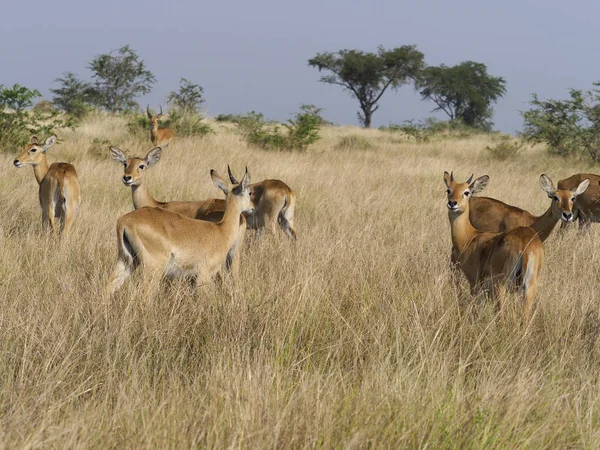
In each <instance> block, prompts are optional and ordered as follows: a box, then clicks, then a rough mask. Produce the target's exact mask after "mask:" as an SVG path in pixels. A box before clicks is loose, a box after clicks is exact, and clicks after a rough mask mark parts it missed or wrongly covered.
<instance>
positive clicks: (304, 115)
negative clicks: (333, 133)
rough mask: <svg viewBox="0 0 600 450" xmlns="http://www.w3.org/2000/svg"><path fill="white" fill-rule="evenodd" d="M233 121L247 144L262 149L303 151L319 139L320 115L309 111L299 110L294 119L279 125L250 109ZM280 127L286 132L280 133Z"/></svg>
mask: <svg viewBox="0 0 600 450" xmlns="http://www.w3.org/2000/svg"><path fill="white" fill-rule="evenodd" d="M234 123H235V124H236V125H237V127H238V131H239V133H240V134H241V135H242V137H243V138H244V139H245V140H246V142H247V143H248V144H250V145H253V146H255V147H259V148H261V149H263V150H301V151H304V150H306V149H307V148H308V146H309V145H311V144H313V143H315V142H316V141H318V140H319V139H320V136H319V123H320V117H319V116H318V115H317V114H313V113H311V112H300V113H298V114H296V116H295V118H294V119H290V120H288V122H287V123H285V124H282V125H279V124H275V123H273V122H270V121H267V120H265V118H264V115H263V114H261V113H257V112H255V111H251V112H249V113H247V114H246V115H244V116H239V117H236V118H235V121H234ZM282 127H283V128H285V129H286V133H282V131H281V128H282Z"/></svg>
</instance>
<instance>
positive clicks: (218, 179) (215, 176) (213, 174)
mask: <svg viewBox="0 0 600 450" xmlns="http://www.w3.org/2000/svg"><path fill="white" fill-rule="evenodd" d="M210 177H211V178H212V180H213V183H215V186H217V187H218V188H219V189H221V190H222V191H223V192H224V193H225V195H229V188H228V187H227V184H226V183H225V181H223V178H221V177H220V176H219V174H218V173H217V171H216V170H214V169H210Z"/></svg>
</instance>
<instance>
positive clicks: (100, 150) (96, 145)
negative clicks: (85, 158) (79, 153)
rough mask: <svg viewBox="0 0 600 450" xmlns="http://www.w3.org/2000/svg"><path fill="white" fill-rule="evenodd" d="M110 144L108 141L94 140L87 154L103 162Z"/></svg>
mask: <svg viewBox="0 0 600 450" xmlns="http://www.w3.org/2000/svg"><path fill="white" fill-rule="evenodd" d="M110 145H111V142H110V141H109V140H108V139H103V138H94V139H92V142H91V143H90V146H89V147H88V154H90V155H91V156H92V157H94V158H96V159H100V160H105V159H106V155H108V148H109V147H110Z"/></svg>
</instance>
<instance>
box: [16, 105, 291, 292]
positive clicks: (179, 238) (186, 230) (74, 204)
mask: <svg viewBox="0 0 600 450" xmlns="http://www.w3.org/2000/svg"><path fill="white" fill-rule="evenodd" d="M147 113H148V117H149V119H150V123H151V125H150V138H151V141H152V144H153V145H154V148H152V150H150V151H149V152H148V154H147V155H146V156H145V157H144V158H139V157H131V158H128V157H127V156H125V154H124V153H123V152H122V151H121V150H120V149H119V148H117V147H110V149H109V150H110V156H111V157H112V159H113V160H115V161H117V162H118V163H120V164H122V165H123V168H124V175H123V178H122V181H123V184H124V185H125V186H128V187H131V194H132V199H133V208H134V211H132V212H130V213H128V214H125V215H123V216H121V217H119V219H118V220H117V247H118V259H117V264H116V267H115V269H114V270H113V272H112V274H111V276H110V279H109V280H108V283H107V285H106V289H105V293H107V294H109V295H111V294H113V293H114V292H115V291H116V290H117V289H119V288H120V287H121V286H122V285H123V283H124V282H125V281H126V280H127V278H129V276H130V275H131V274H132V273H133V271H134V270H135V269H136V268H138V267H140V268H141V271H142V273H143V277H144V284H143V285H144V288H145V291H146V293H147V294H150V295H151V293H150V292H148V290H151V291H154V290H155V289H156V288H157V286H158V282H159V280H160V279H161V277H162V276H163V275H166V276H170V277H173V276H178V277H186V278H190V279H192V280H193V281H194V282H195V283H196V284H206V283H208V282H209V281H210V280H211V279H213V278H217V277H223V275H224V274H223V269H225V271H226V272H227V273H229V274H230V275H231V276H232V278H233V279H234V280H235V277H236V276H237V273H238V271H239V261H240V251H241V250H240V246H241V244H242V242H243V240H244V236H245V233H246V229H252V230H256V238H259V237H260V236H261V234H262V233H263V232H264V230H265V229H267V230H269V231H271V232H273V233H275V232H276V229H277V227H278V226H279V227H280V228H281V229H282V230H283V232H284V233H285V234H286V235H287V236H289V237H290V238H291V239H293V240H295V239H296V231H295V230H294V211H295V205H296V196H295V194H294V192H293V191H292V190H291V189H290V188H289V187H288V186H287V185H286V184H285V183H284V182H283V181H280V180H264V181H261V182H259V183H253V184H251V183H250V174H249V173H248V169H246V172H245V173H244V176H243V177H242V179H241V181H239V182H238V180H237V179H236V178H235V177H234V175H233V173H232V172H231V169H230V168H229V166H227V170H228V175H229V181H230V183H227V182H226V181H225V180H224V179H223V178H221V177H220V176H219V175H218V174H217V172H216V171H214V170H211V171H210V176H211V178H212V181H213V183H214V184H215V185H216V186H217V187H218V188H219V189H221V190H222V191H223V193H224V194H225V199H216V198H213V199H208V200H202V201H171V202H160V201H157V200H155V199H154V198H153V197H152V195H151V194H150V190H149V189H148V186H147V184H146V182H145V173H146V171H147V170H148V169H150V168H151V167H152V166H154V165H155V164H156V163H158V162H159V161H160V158H161V155H162V152H163V150H162V147H161V146H163V147H167V146H168V145H169V143H170V142H171V141H172V140H173V138H174V136H175V133H174V132H173V131H172V130H170V129H168V128H163V129H160V128H159V127H158V119H159V118H160V116H161V115H162V108H161V112H160V114H159V115H157V116H154V115H152V114H151V113H150V110H149V108H148V109H147ZM55 143H56V136H51V137H49V138H48V139H46V141H45V142H44V143H43V144H41V143H40V142H39V141H38V138H37V137H36V136H33V137H32V138H31V141H30V143H29V144H27V145H26V146H25V149H24V151H23V152H22V153H21V154H20V155H19V156H18V157H17V158H16V159H15V160H14V165H15V166H16V167H18V168H21V167H25V166H32V167H33V171H34V174H35V178H36V180H37V182H38V184H39V201H40V206H41V208H42V226H43V228H44V229H45V230H47V231H52V230H53V229H54V228H55V227H56V225H55V224H56V222H57V220H58V221H59V222H60V231H61V232H62V233H63V234H66V233H68V232H69V230H70V228H71V226H72V224H73V221H74V220H75V216H76V215H77V211H78V209H79V206H80V204H81V189H80V185H79V179H78V177H77V172H76V170H75V167H74V166H73V165H72V164H68V163H53V164H51V165H50V166H49V165H48V160H47V152H48V150H49V149H50V148H51V147H52V146H53V145H54V144H55Z"/></svg>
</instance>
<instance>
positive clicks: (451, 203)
mask: <svg viewBox="0 0 600 450" xmlns="http://www.w3.org/2000/svg"><path fill="white" fill-rule="evenodd" d="M448 209H450V210H452V211H456V210H457V209H458V202H457V201H456V200H448Z"/></svg>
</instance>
